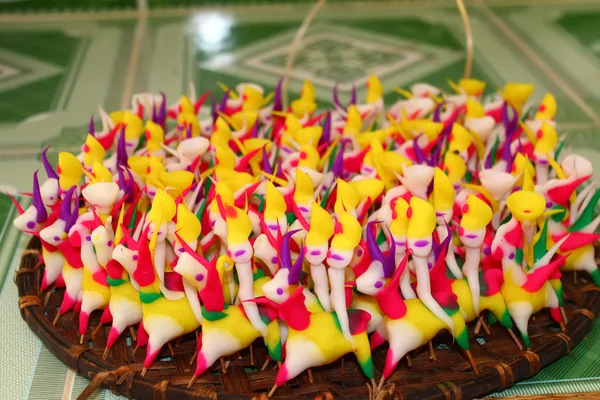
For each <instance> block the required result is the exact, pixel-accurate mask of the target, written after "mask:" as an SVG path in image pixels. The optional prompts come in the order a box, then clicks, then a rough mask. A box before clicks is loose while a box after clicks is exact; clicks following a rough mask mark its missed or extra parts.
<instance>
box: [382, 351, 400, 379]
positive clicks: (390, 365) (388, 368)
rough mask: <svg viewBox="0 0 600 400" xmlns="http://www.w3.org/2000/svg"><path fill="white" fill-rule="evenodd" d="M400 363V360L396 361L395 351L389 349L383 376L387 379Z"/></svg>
mask: <svg viewBox="0 0 600 400" xmlns="http://www.w3.org/2000/svg"><path fill="white" fill-rule="evenodd" d="M397 365H398V361H395V362H394V353H393V352H392V351H391V350H388V352H387V355H386V357H385V367H384V368H383V377H384V378H385V379H387V378H388V377H389V376H390V375H391V374H392V373H393V372H394V370H395V369H396V366H397Z"/></svg>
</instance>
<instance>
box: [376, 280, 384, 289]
mask: <svg viewBox="0 0 600 400" xmlns="http://www.w3.org/2000/svg"><path fill="white" fill-rule="evenodd" d="M382 286H383V282H381V281H377V282H375V288H376V289H379V288H381V287H382Z"/></svg>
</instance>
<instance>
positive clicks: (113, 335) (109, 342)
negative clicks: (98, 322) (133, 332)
mask: <svg viewBox="0 0 600 400" xmlns="http://www.w3.org/2000/svg"><path fill="white" fill-rule="evenodd" d="M121 332H122V331H120V330H118V329H117V328H115V327H114V326H113V327H112V328H110V332H109V333H108V338H107V339H106V348H108V349H110V348H111V347H112V346H113V345H114V344H115V342H116V341H117V339H118V338H119V336H120V335H121Z"/></svg>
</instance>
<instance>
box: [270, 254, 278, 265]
mask: <svg viewBox="0 0 600 400" xmlns="http://www.w3.org/2000/svg"><path fill="white" fill-rule="evenodd" d="M271 262H272V263H273V264H276V263H277V257H275V256H273V257H271Z"/></svg>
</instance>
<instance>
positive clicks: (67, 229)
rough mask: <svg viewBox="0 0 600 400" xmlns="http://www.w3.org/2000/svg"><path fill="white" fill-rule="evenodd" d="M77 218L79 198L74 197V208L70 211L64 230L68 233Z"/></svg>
mask: <svg viewBox="0 0 600 400" xmlns="http://www.w3.org/2000/svg"><path fill="white" fill-rule="evenodd" d="M77 218H79V198H77V197H75V208H74V209H73V212H72V213H71V217H70V218H69V221H68V222H67V223H66V225H65V232H67V233H68V232H69V231H70V230H71V228H72V227H73V225H75V223H76V222H77Z"/></svg>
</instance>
